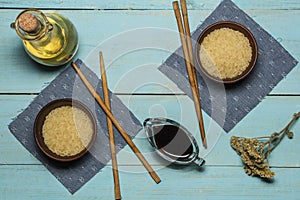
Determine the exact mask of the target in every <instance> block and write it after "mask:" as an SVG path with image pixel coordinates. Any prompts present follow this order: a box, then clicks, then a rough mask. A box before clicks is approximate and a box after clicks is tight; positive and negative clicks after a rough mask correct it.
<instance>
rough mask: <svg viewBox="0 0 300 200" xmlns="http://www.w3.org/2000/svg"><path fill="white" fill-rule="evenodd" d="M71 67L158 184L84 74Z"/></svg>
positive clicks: (152, 171) (150, 168)
mask: <svg viewBox="0 0 300 200" xmlns="http://www.w3.org/2000/svg"><path fill="white" fill-rule="evenodd" d="M71 66H72V67H73V68H74V70H75V71H76V73H77V74H78V76H79V77H80V78H81V80H82V82H83V83H84V84H85V86H86V87H87V89H88V90H89V91H90V93H91V94H92V95H93V97H94V98H95V100H96V101H97V102H98V104H99V105H100V107H101V108H102V110H103V111H104V112H105V114H106V115H107V116H108V117H109V119H110V120H111V122H112V123H113V124H114V126H115V127H116V129H117V130H118V131H119V132H120V134H121V136H122V137H123V138H124V140H125V141H126V142H127V144H128V146H129V147H130V148H131V149H132V151H133V152H134V153H135V155H136V156H137V157H138V159H139V160H140V161H141V163H142V164H143V165H144V167H145V168H146V170H147V171H148V173H149V174H150V176H151V177H152V179H153V180H154V181H155V182H156V183H160V181H161V180H160V178H159V177H158V175H157V174H156V172H155V171H154V170H153V168H152V167H151V166H150V164H149V163H148V161H147V160H146V159H145V157H144V156H143V155H142V153H141V152H140V150H139V149H138V148H137V146H136V145H135V144H134V143H133V142H132V140H131V139H130V137H129V136H128V134H127V133H126V131H125V130H124V129H123V128H122V126H121V125H120V124H119V122H118V121H117V120H116V118H115V117H114V115H113V114H112V113H111V111H110V109H108V108H107V106H106V105H105V104H104V102H103V101H102V99H101V97H100V96H99V94H98V93H97V92H96V91H95V89H94V88H93V86H92V85H91V84H90V82H89V81H88V80H87V78H86V77H85V76H84V74H83V73H82V72H81V71H80V69H79V68H78V67H77V65H76V64H75V63H74V62H72V63H71Z"/></svg>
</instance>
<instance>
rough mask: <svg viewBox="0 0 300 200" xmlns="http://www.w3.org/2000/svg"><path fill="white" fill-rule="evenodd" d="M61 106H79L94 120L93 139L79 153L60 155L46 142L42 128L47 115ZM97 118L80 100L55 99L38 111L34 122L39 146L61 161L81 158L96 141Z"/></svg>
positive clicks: (51, 156) (47, 153) (48, 154)
mask: <svg viewBox="0 0 300 200" xmlns="http://www.w3.org/2000/svg"><path fill="white" fill-rule="evenodd" d="M61 106H72V107H76V108H79V109H80V110H82V111H84V112H85V113H86V114H87V115H88V117H89V118H90V120H91V122H92V127H93V133H92V137H91V140H90V141H89V143H88V145H87V147H86V148H85V149H84V150H82V151H81V152H79V153H78V154H75V155H72V156H60V155H57V154H56V153H54V152H52V151H51V150H50V149H49V148H48V147H47V145H46V144H45V142H44V138H43V134H42V128H43V125H44V121H45V119H46V116H47V115H48V114H49V113H50V112H51V111H52V110H54V109H56V108H58V107H61ZM96 130H97V128H96V120H95V118H94V115H93V114H92V112H91V111H90V110H89V109H88V108H87V107H86V106H85V105H84V104H83V103H81V102H80V101H77V100H74V99H59V100H54V101H52V102H50V103H48V104H47V105H46V106H44V107H43V108H42V109H41V111H40V112H39V113H38V115H37V117H36V119H35V122H34V137H35V141H36V143H37V145H38V146H39V148H40V149H41V150H42V152H44V153H45V154H46V155H47V156H48V157H50V158H52V159H54V160H57V161H61V162H69V161H73V160H76V159H79V158H81V157H82V156H83V155H84V154H85V153H86V152H88V150H89V149H90V148H91V147H92V145H93V144H94V142H95V139H96V132H97V131H96Z"/></svg>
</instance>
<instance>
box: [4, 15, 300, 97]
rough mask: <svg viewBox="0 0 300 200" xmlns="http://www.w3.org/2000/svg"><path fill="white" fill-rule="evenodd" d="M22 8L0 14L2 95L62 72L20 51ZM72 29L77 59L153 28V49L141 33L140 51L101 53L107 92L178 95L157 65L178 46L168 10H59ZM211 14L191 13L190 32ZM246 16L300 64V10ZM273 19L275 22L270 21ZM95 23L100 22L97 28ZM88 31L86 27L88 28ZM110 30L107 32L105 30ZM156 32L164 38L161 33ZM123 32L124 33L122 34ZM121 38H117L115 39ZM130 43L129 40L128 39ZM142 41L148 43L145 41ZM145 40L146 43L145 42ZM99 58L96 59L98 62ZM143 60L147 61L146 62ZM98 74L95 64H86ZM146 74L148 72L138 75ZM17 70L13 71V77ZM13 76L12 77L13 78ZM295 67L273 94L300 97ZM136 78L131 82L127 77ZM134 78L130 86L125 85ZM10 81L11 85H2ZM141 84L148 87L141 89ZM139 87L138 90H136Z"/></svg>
mask: <svg viewBox="0 0 300 200" xmlns="http://www.w3.org/2000/svg"><path fill="white" fill-rule="evenodd" d="M19 12H20V10H0V14H1V18H0V31H1V34H0V40H1V41H6V42H4V43H2V44H1V46H0V60H2V66H3V67H4V68H5V70H3V71H2V73H1V74H0V93H20V92H21V93H38V92H39V91H40V90H41V89H42V88H43V87H45V86H46V85H47V84H48V83H49V82H50V81H51V80H53V79H54V77H55V76H57V74H58V73H59V72H60V71H62V69H59V70H55V71H49V70H43V69H42V68H41V67H40V66H39V65H38V64H36V63H35V62H33V61H32V60H31V59H30V58H29V57H28V56H27V55H26V53H25V52H24V50H23V47H22V45H21V41H20V39H19V38H18V36H17V35H16V34H15V32H14V30H11V29H10V28H9V24H10V22H12V21H13V20H14V19H15V17H16V15H17V14H18V13H19ZM59 12H61V13H62V14H64V15H66V16H67V17H69V18H70V19H71V20H72V21H73V22H74V24H75V25H76V27H77V29H78V32H79V35H80V48H79V52H78V54H77V56H76V58H81V59H86V58H87V57H88V55H89V53H91V52H92V51H93V49H94V48H95V47H96V46H97V45H99V44H101V43H105V42H106V43H108V44H110V43H113V40H114V38H118V37H120V34H121V35H122V34H126V31H127V32H128V31H132V32H135V31H134V29H145V32H146V33H147V30H148V29H149V27H153V28H152V29H153V30H155V31H154V32H155V33H154V34H157V35H154V36H153V37H150V38H149V37H148V38H147V40H150V42H151V41H153V43H154V44H153V46H151V48H142V47H144V46H143V45H145V44H144V43H146V42H145V38H144V37H143V34H140V35H134V37H135V39H136V40H137V41H139V42H140V48H141V49H138V50H136V49H135V50H134V51H132V49H131V51H130V52H128V51H127V50H128V49H127V48H128V44H126V41H123V42H120V43H117V44H115V43H113V44H114V46H113V48H112V47H111V46H110V47H107V48H106V49H102V50H103V52H104V57H105V61H106V63H107V65H106V66H107V67H108V70H107V74H108V75H107V76H108V81H109V86H110V88H111V89H112V90H113V91H114V92H116V93H125V94H126V93H133V92H137V93H160V94H162V93H182V91H181V90H179V89H178V88H177V87H176V85H175V84H174V83H172V82H171V81H169V79H168V78H166V77H165V76H164V75H163V74H162V73H160V72H159V71H158V70H157V67H158V66H159V65H160V64H161V63H162V62H163V61H164V60H165V59H166V58H167V57H168V56H169V55H170V54H171V53H172V52H173V51H174V50H175V49H176V48H177V47H178V46H179V38H178V33H177V32H176V31H175V30H176V24H175V21H174V16H173V12H172V11H97V10H96V11H95V10H88V11H87V10H83V11H82V10H75V11H74V10H72V11H65V10H60V11H59ZM210 12H211V11H202V10H195V11H191V12H190V19H191V20H190V23H191V29H192V30H194V29H195V28H196V26H197V25H198V24H199V23H200V21H201V20H203V19H204V18H205V17H206V16H208V15H209V13H210ZM248 12H249V15H250V16H252V17H253V18H254V19H255V20H256V21H257V22H258V23H260V24H261V25H262V26H263V27H264V28H265V29H266V30H267V31H269V32H270V33H271V34H272V35H273V36H274V37H275V38H276V39H278V40H279V41H280V42H281V43H282V45H283V46H284V47H285V48H287V50H288V51H289V52H290V53H291V54H292V55H293V56H294V57H295V58H296V59H298V60H300V48H299V45H300V38H299V34H298V32H297V31H290V24H291V23H292V24H293V26H294V27H300V21H299V20H297V19H298V18H299V16H300V11H299V10H271V11H264V10H263V11H262V10H249V11H248ZM270 19H273V20H270ZM96 22H99V23H98V24H95V23H96ZM87 27H88V28H87ZM107 27H109V28H107ZM160 29H163V30H161V31H162V32H164V33H167V34H161V35H159V31H160ZM124 32H125V33H124ZM146 33H144V34H146ZM118 34H119V36H116V35H118ZM131 39H132V38H131ZM147 40H146V41H147ZM143 42H144V43H143ZM116 50H118V51H121V52H125V53H124V54H123V55H122V56H119V57H114V56H110V55H111V54H112V55H114V54H113V52H114V51H116ZM97 59H98V56H96V57H95V58H94V61H95V63H97ZM145 61H146V62H145ZM90 67H91V68H92V69H93V70H94V71H95V72H98V71H99V70H98V64H95V66H90ZM144 70H146V71H145V72H146V73H141V72H142V71H144ZM16 72H17V73H16ZM12 75H13V76H12ZM299 75H300V69H299V65H298V66H297V67H296V68H295V69H294V70H293V71H292V72H291V73H290V74H288V76H287V77H286V78H285V79H284V80H283V81H282V82H281V83H280V84H279V85H278V87H276V88H275V89H274V91H273V92H272V94H300V87H298V86H299V84H300V79H299ZM137 76H138V77H140V79H132V78H131V77H137ZM128 79H130V80H132V81H130V82H129V84H122V82H121V81H122V80H123V81H127V80H128ZM8 80H9V82H10V84H5V83H6V82H7V81H8ZM141 81H142V83H143V84H144V83H146V84H144V85H143V86H142V87H141ZM137 88H138V90H137Z"/></svg>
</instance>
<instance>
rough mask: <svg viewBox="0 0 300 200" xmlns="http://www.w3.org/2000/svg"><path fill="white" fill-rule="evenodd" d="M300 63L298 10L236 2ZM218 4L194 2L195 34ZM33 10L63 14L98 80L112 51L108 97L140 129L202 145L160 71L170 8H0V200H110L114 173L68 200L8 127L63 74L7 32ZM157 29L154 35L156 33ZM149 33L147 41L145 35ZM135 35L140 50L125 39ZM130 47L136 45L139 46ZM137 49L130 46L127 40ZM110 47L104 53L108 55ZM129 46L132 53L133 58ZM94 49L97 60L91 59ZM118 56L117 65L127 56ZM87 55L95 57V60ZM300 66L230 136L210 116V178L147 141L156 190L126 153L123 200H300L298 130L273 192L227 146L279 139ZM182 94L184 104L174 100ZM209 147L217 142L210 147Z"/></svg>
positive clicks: (284, 1) (122, 155) (278, 166)
mask: <svg viewBox="0 0 300 200" xmlns="http://www.w3.org/2000/svg"><path fill="white" fill-rule="evenodd" d="M233 2H234V3H236V4H237V5H238V6H239V7H240V8H242V9H243V10H245V12H246V13H248V14H249V15H250V16H251V17H252V18H254V20H255V21H257V22H258V23H259V24H260V25H261V26H262V27H263V28H264V29H266V30H267V31H268V32H269V33H270V34H271V35H272V36H273V37H274V38H275V39H277V40H278V41H279V42H280V43H281V44H282V45H283V46H284V47H285V48H286V49H287V50H288V51H289V52H290V53H291V54H292V55H293V56H294V57H295V58H296V59H297V60H300V37H299V32H300V21H299V18H300V2H299V0H266V1H260V0H253V1H243V0H233ZM219 3H220V0H213V1H205V2H204V1H195V0H187V6H188V10H189V19H190V27H191V31H193V30H195V29H196V27H197V25H199V24H200V23H201V22H202V21H203V20H204V19H205V18H206V17H207V16H208V15H209V14H210V13H211V12H212V11H213V9H215V7H216V6H217V5H218V4H219ZM27 7H36V8H43V9H45V10H56V11H57V12H59V13H61V14H64V15H65V16H67V17H68V18H70V19H71V21H72V22H73V23H74V24H75V26H76V27H77V29H78V33H79V38H80V44H79V45H80V47H79V51H78V54H77V55H76V57H75V59H76V58H81V59H84V60H85V61H86V62H87V63H88V64H89V65H90V68H91V69H92V70H93V71H94V72H96V73H97V74H99V63H98V49H97V48H96V47H97V46H99V45H100V44H101V45H102V46H101V45H100V46H101V47H105V48H104V49H101V50H103V51H105V61H106V67H107V68H106V70H107V79H108V85H109V86H110V89H111V90H112V91H113V92H115V93H117V94H118V97H119V98H120V99H121V100H122V101H123V102H124V104H125V105H127V106H128V107H129V108H130V109H131V110H132V111H133V113H134V114H135V115H136V116H137V118H138V119H139V120H140V121H141V122H142V121H143V120H144V119H145V118H147V117H157V116H159V117H168V118H171V119H174V120H176V121H179V122H181V123H182V124H183V125H184V126H185V127H187V129H188V130H189V131H190V132H192V133H193V134H194V135H195V137H196V139H197V141H200V140H201V139H200V136H199V134H197V133H198V132H199V130H198V129H197V117H196V114H195V110H194V106H193V102H192V100H191V99H190V98H188V97H187V96H186V95H184V94H183V92H182V91H181V90H179V89H178V88H177V86H176V85H175V84H174V83H172V82H171V81H170V80H169V79H168V78H166V77H165V76H164V75H163V74H162V73H160V72H159V71H158V70H157V67H158V66H159V65H160V64H161V63H162V62H163V61H164V60H165V59H166V58H167V57H168V56H169V55H170V54H171V53H172V52H173V51H174V50H175V49H176V48H177V47H178V46H179V45H180V40H179V37H178V33H177V27H176V22H175V18H174V15H173V11H172V1H161V0H152V1H145V0H139V1H133V0H124V1H118V0H111V1H96V0H95V1H79V0H74V1H70V0H47V1H40V0H39V1H35V2H32V1H27V0H26V1H20V0H14V1H12V0H4V1H3V0H0V16H1V17H0V40H1V45H0V60H1V61H2V63H1V69H2V70H1V73H0V106H1V107H0V108H1V112H0V147H1V150H0V199H1V200H11V199H25V200H26V199H49V200H50V199H80V200H81V199H105V200H107V199H113V187H112V185H113V180H112V174H111V163H109V164H108V166H107V167H105V168H103V169H102V170H101V171H100V172H99V173H98V174H97V175H96V176H95V177H93V178H92V179H91V181H89V182H88V183H87V184H86V185H84V186H83V188H81V189H80V190H79V191H78V192H76V193H75V194H74V195H70V194H69V193H68V191H67V190H66V189H65V188H64V187H63V186H62V185H61V184H60V183H59V182H58V181H57V180H56V179H55V178H54V177H53V176H52V175H51V174H50V173H49V172H48V171H47V170H46V168H45V167H44V166H43V165H41V164H40V162H39V161H38V160H37V159H36V158H35V157H33V156H32V155H31V154H30V153H29V152H28V151H26V150H25V148H24V147H23V146H22V145H21V144H20V143H19V142H18V141H17V140H16V139H15V138H14V136H13V135H12V134H11V133H10V132H9V130H8V127H7V125H8V124H9V123H10V122H11V121H12V119H13V118H14V117H16V116H17V115H18V114H19V113H20V112H21V111H22V109H24V108H26V107H27V106H28V105H29V104H30V102H31V101H32V100H33V98H34V97H35V96H36V94H38V93H39V92H40V91H41V90H42V89H43V88H44V87H46V86H47V85H48V84H49V82H50V81H52V80H53V79H54V78H55V77H56V76H57V75H58V74H59V73H60V72H61V71H62V70H63V69H64V67H62V68H60V69H57V70H45V69H43V68H41V66H40V65H39V64H37V63H35V62H33V61H32V60H31V59H30V58H29V57H28V56H27V55H26V53H25V51H24V49H23V47H22V44H21V41H20V39H19V38H18V36H17V35H16V33H15V32H14V30H11V29H10V28H9V25H10V23H11V22H12V21H14V20H15V17H16V16H17V14H18V13H19V12H20V11H21V10H22V9H23V8H27ZM149 27H150V28H149ZM143 31H144V32H143ZM126 34H129V35H130V34H131V36H132V38H133V39H135V42H132V41H131V40H127V38H126V37H125V39H124V40H123V41H122V36H124V35H125V36H126ZM132 38H131V39H132ZM129 39H130V38H129ZM105 45H106V46H105ZM128 46H130V47H132V48H131V49H128ZM95 48H96V56H95V57H93V54H91V52H92V50H93V49H95ZM120 52H121V54H120V55H117V56H116V54H118V53H120ZM89 55H90V56H89ZM299 66H300V65H299V64H298V65H297V66H296V67H295V69H294V70H292V72H291V73H289V74H288V75H287V77H286V78H284V79H283V80H282V81H281V82H280V83H279V84H278V85H277V86H276V87H275V88H274V90H273V91H272V92H271V94H270V95H269V96H267V97H266V98H265V99H264V100H263V101H262V102H261V103H260V104H259V105H258V106H257V107H256V108H255V109H254V110H253V111H251V113H250V114H248V115H247V116H246V117H245V118H244V119H243V120H242V121H241V122H240V123H239V124H238V125H237V126H236V127H235V128H234V129H233V130H232V131H231V132H230V133H229V134H225V132H223V131H220V128H219V129H214V127H216V124H215V123H214V122H213V121H212V120H211V119H210V118H209V117H208V116H207V115H206V114H205V113H204V115H203V117H204V124H205V125H206V129H208V131H207V136H208V144H212V143H213V144H215V143H216V144H215V146H214V148H212V149H210V150H209V151H205V150H204V149H202V148H201V149H200V150H201V152H200V154H201V155H203V156H204V157H205V160H206V165H205V166H204V167H203V168H200V169H199V168H197V167H195V166H188V167H178V166H173V165H169V164H168V163H165V162H164V161H163V160H162V159H161V158H159V157H158V156H157V154H156V153H155V152H154V151H153V149H152V148H151V146H150V145H149V143H148V141H147V140H146V138H145V134H144V132H143V131H141V132H140V133H139V134H138V135H137V136H136V138H135V139H134V142H135V144H136V145H137V146H138V147H139V149H140V150H141V152H143V154H144V155H145V157H146V159H147V160H148V161H149V163H150V164H151V165H152V167H153V168H154V169H156V170H157V172H158V173H159V175H160V177H161V179H162V182H161V184H159V185H156V184H155V183H153V182H152V181H151V180H150V179H149V178H148V177H147V176H145V174H144V173H145V169H144V168H143V166H142V165H141V164H140V162H139V160H138V159H137V158H136V157H135V155H133V154H132V153H131V150H130V148H129V147H128V146H126V147H125V148H124V149H123V150H122V151H121V152H119V153H118V154H117V156H118V164H119V170H120V179H121V180H122V182H121V183H122V185H121V187H122V191H123V192H122V197H123V199H149V200H151V199H153V200H154V199H155V200H156V199H172V200H173V199H174V200H177V199H178V200H182V199H192V200H194V199H195V200H196V199H299V196H300V187H299V185H300V160H299V152H300V145H298V144H299V141H300V122H296V124H295V125H294V126H293V127H292V131H293V132H294V135H295V136H294V139H292V140H289V139H288V138H284V140H283V141H282V143H281V144H280V145H279V146H278V147H277V148H276V150H275V151H274V152H273V153H272V154H271V157H270V159H269V162H270V165H271V167H272V168H271V170H272V171H274V172H275V173H276V175H275V179H274V181H272V182H266V181H263V180H261V179H258V178H253V177H248V175H246V174H245V173H244V170H243V169H242V163H241V160H240V158H239V156H237V155H236V153H235V152H234V151H233V150H232V149H231V147H230V145H229V141H230V137H231V136H232V135H236V136H245V137H256V136H262V135H270V134H271V133H273V132H274V131H280V130H281V129H282V128H283V127H284V126H285V125H286V123H288V121H289V120H290V119H291V116H292V114H293V113H294V112H297V111H300V103H299V102H300V87H299V85H300V79H299V77H300V67H299ZM175 94H177V95H175ZM210 136H216V137H215V138H214V137H211V138H214V139H216V138H217V139H216V140H215V142H212V139H211V138H210Z"/></svg>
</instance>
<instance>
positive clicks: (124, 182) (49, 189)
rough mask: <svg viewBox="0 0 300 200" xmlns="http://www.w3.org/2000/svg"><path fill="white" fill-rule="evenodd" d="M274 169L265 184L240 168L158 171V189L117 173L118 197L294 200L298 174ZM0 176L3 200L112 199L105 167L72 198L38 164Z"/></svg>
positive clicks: (139, 177)
mask: <svg viewBox="0 0 300 200" xmlns="http://www.w3.org/2000/svg"><path fill="white" fill-rule="evenodd" d="M137 170H138V169H137ZM273 170H274V171H275V172H276V178H275V180H274V182H271V183H269V182H266V181H262V180H260V179H258V178H253V177H248V175H246V174H245V173H244V172H243V169H241V168H240V167H225V166H220V167H219V166H211V167H206V168H204V169H197V168H180V167H166V168H163V169H161V170H159V171H158V173H159V175H160V176H161V178H162V182H161V183H160V184H159V185H156V184H155V183H153V182H152V180H150V179H149V177H148V175H147V174H145V173H127V172H124V171H121V172H120V183H121V192H122V197H123V199H149V200H156V199H166V200H172V199H178V200H182V199H191V200H196V199H197V200H198V199H228V198H230V199H236V200H240V199H261V198H262V197H263V199H272V200H273V199H285V198H288V199H297V198H298V197H299V195H300V190H299V187H297V186H298V185H299V177H300V169H299V168H275V169H273ZM0 176H1V181H3V182H5V183H6V184H1V185H0V189H1V197H2V199H80V200H81V199H113V187H112V173H111V169H110V168H108V167H107V168H105V169H103V170H102V171H101V172H100V173H99V174H97V175H96V176H95V177H94V178H93V179H92V180H91V181H90V182H88V183H87V184H86V185H85V186H83V188H82V189H81V190H79V191H78V192H77V193H75V194H74V195H73V196H72V195H70V194H69V193H68V192H67V191H66V189H65V188H63V187H62V186H61V185H60V184H59V183H58V182H57V181H56V180H55V179H54V178H53V177H52V175H50V174H49V173H48V172H47V171H45V169H44V167H42V166H39V165H33V166H31V165H29V166H27V165H25V166H15V165H12V166H11V165H7V166H0ZM12 180H14V181H12Z"/></svg>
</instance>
